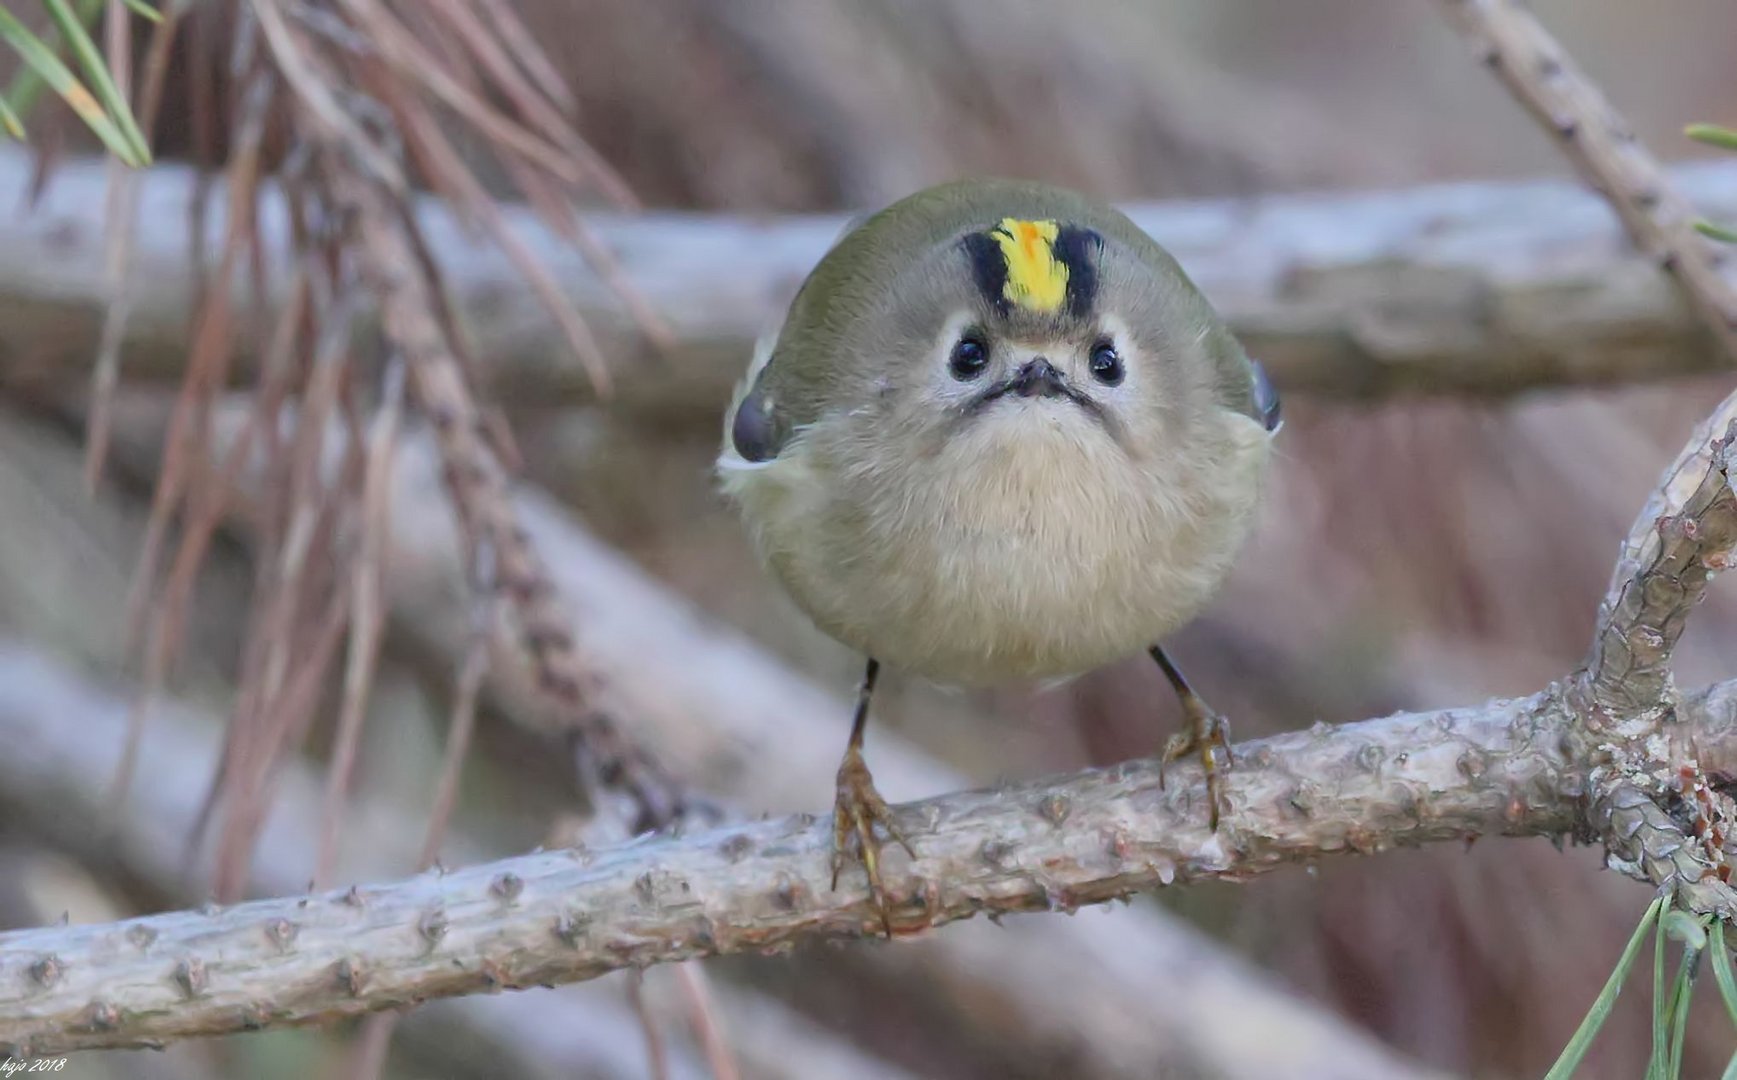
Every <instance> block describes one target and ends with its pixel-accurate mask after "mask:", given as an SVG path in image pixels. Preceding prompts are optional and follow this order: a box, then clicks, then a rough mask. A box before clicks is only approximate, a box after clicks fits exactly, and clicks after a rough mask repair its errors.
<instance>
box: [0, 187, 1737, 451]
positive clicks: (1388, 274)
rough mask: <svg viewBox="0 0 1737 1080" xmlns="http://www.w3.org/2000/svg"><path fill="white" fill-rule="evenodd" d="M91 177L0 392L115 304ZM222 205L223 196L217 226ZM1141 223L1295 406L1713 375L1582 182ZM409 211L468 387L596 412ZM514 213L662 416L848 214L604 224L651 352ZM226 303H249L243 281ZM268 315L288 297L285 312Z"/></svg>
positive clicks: (1164, 216) (695, 402)
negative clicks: (1299, 396)
mask: <svg viewBox="0 0 1737 1080" xmlns="http://www.w3.org/2000/svg"><path fill="white" fill-rule="evenodd" d="M30 177H31V169H30V165H29V161H28V159H27V158H25V157H24V155H22V154H16V153H13V154H5V153H0V201H6V200H9V199H14V198H22V197H23V196H24V194H25V192H26V191H27V190H28V188H29V185H30V183H31V179H30ZM1673 180H1674V182H1675V183H1676V184H1678V185H1680V186H1681V188H1682V190H1683V191H1684V192H1685V193H1687V194H1688V195H1690V196H1692V197H1694V198H1695V200H1696V202H1697V204H1698V205H1699V206H1701V207H1702V208H1703V209H1704V210H1706V211H1707V212H1708V213H1710V214H1712V215H1713V216H1715V217H1723V216H1737V195H1733V192H1737V165H1732V164H1711V163H1709V164H1703V165H1695V166H1684V167H1681V168H1680V169H1678V170H1677V171H1676V172H1675V173H1674V174H1673ZM103 183H104V180H103V178H102V176H101V173H100V170H97V169H95V168H93V167H91V166H81V165H68V166H66V167H64V168H62V169H61V170H60V172H59V174H58V175H57V177H56V181H55V188H54V190H53V191H51V192H49V193H47V195H46V196H45V197H44V199H43V201H42V202H41V203H40V204H39V210H38V212H37V213H36V214H34V215H31V216H29V217H22V218H14V219H8V220H3V221H0V252H5V255H4V256H3V257H0V312H3V313H4V314H5V315H6V319H5V321H4V323H3V324H0V373H3V374H4V375H5V376H6V377H7V378H9V379H13V380H16V381H19V382H25V381H35V382H39V383H50V384H60V385H65V384H68V383H71V382H74V381H82V379H83V378H84V372H85V366H86V363H87V358H88V356H89V355H90V353H91V351H92V349H93V348H94V346H95V340H94V338H93V337H92V335H93V334H94V328H95V326H96V325H98V322H97V321H96V320H95V319H93V313H95V312H96V311H98V310H99V309H100V307H101V305H102V303H103V302H104V298H105V297H106V295H107V292H106V286H105V279H104V265H103V257H102V250H103V247H102V242H101V238H102V235H103V227H102V218H101V214H100V211H99V208H100V206H101V205H102V200H101V197H100V189H101V185H102V184H103ZM139 184H140V188H141V190H140V192H139V196H138V197H139V199H140V202H141V206H142V208H143V212H142V215H141V224H140V229H139V234H138V236H137V239H136V240H135V242H134V249H133V253H132V261H131V266H132V272H131V277H130V279H129V283H128V292H129V294H130V295H131V296H132V297H133V298H134V299H133V311H132V314H131V317H130V319H129V321H128V324H127V338H126V341H125V347H126V350H127V357H128V373H129V376H130V377H132V378H134V379H173V378H176V377H178V375H179V373H180V371H181V369H182V359H183V357H184V355H185V352H186V349H187V346H188V341H187V331H188V328H189V326H190V323H189V316H190V313H191V310H192V305H193V304H194V302H195V300H196V297H197V289H196V283H197V280H198V277H197V275H198V264H197V262H195V261H194V260H191V259H189V258H188V253H187V246H186V239H185V236H184V235H183V227H182V223H183V222H184V221H185V219H186V217H187V215H188V213H189V212H191V211H192V209H193V207H194V197H195V194H196V192H197V184H196V178H195V176H194V175H193V174H191V173H190V172H187V171H183V170H180V169H177V168H176V167H174V166H162V167H159V168H157V169H154V170H152V171H151V172H150V173H149V174H148V175H146V176H144V177H142V178H141V179H140V181H139ZM221 208H222V204H221V202H220V201H219V200H213V201H212V203H211V205H210V207H209V210H208V212H212V213H218V212H220V211H221ZM1129 209H1130V212H1131V213H1132V215H1133V216H1134V219H1135V220H1136V221H1137V222H1139V223H1140V224H1141V226H1142V227H1144V228H1145V229H1146V230H1147V231H1149V232H1151V233H1152V234H1153V235H1154V236H1156V237H1158V238H1159V239H1160V240H1162V241H1163V242H1164V243H1165V244H1166V245H1167V246H1169V247H1170V248H1171V250H1172V251H1173V252H1175V253H1176V255H1177V257H1178V258H1179V259H1181V260H1182V262H1183V265H1184V266H1185V267H1187V269H1188V271H1189V273H1190V275H1191V276H1192V277H1194V278H1195V280H1196V281H1198V282H1199V283H1200V285H1201V286H1202V287H1203V288H1204V289H1205V290H1206V291H1207V293H1208V295H1209V296H1210V297H1211V298H1212V299H1213V301H1214V302H1215V304H1216V305H1217V306H1218V307H1219V308H1220V309H1221V310H1222V311H1223V312H1224V314H1225V316H1226V318H1227V319H1228V320H1229V321H1230V323H1231V325H1232V327H1233V328H1234V329H1235V330H1236V331H1237V333H1238V334H1239V336H1240V337H1241V338H1242V339H1243V340H1244V342H1245V343H1246V344H1247V346H1248V348H1249V349H1250V350H1251V351H1252V352H1254V353H1255V354H1256V355H1258V356H1260V357H1261V359H1262V362H1263V363H1265V364H1266V365H1267V366H1268V368H1269V370H1271V371H1272V372H1273V373H1274V375H1275V378H1277V379H1278V380H1279V381H1280V382H1281V383H1282V384H1283V385H1284V386H1285V388H1286V389H1289V390H1300V391H1304V392H1308V393H1313V394H1319V395H1323V396H1327V397H1333V398H1350V399H1370V400H1376V399H1380V398H1384V397H1389V396H1394V395H1432V394H1436V395H1469V396H1475V397H1486V396H1501V395H1506V394H1512V393H1518V392H1521V391H1525V390H1537V389H1544V388H1550V387H1564V386H1577V385H1600V384H1610V383H1624V382H1640V381H1645V380H1650V379H1658V378H1661V377H1667V376H1674V375H1687V374H1694V373H1698V372H1706V371H1712V370H1717V369H1719V368H1720V367H1721V366H1722V365H1723V364H1724V363H1725V361H1724V360H1723V358H1722V355H1721V353H1720V352H1719V346H1718V345H1717V343H1716V341H1715V340H1714V339H1713V337H1711V336H1710V335H1709V334H1708V332H1707V331H1706V330H1705V328H1704V326H1703V324H1702V323H1700V322H1698V321H1697V319H1696V317H1695V315H1694V313H1693V312H1692V311H1691V310H1689V309H1687V308H1686V307H1685V306H1684V305H1683V304H1682V302H1681V301H1680V299H1679V298H1678V297H1677V295H1676V294H1675V292H1674V290H1673V289H1672V288H1671V287H1670V279H1669V276H1668V275H1666V274H1664V273H1661V272H1660V270H1659V269H1658V264H1657V263H1656V262H1655V261H1652V260H1650V259H1649V257H1648V256H1647V255H1644V254H1639V253H1636V252H1634V251H1631V250H1629V249H1628V248H1627V246H1626V245H1625V244H1624V243H1623V242H1622V227H1621V225H1620V223H1618V222H1615V221H1612V220H1611V219H1610V218H1609V217H1608V216H1607V215H1603V214H1601V213H1599V212H1598V197H1597V196H1596V195H1594V194H1592V193H1589V192H1585V191H1582V190H1580V189H1579V188H1578V187H1576V186H1575V185H1572V184H1568V183H1560V182H1538V181H1530V182H1515V183H1506V184H1488V183H1486V184H1454V185H1444V186H1437V187H1423V188H1419V189H1414V190H1409V191H1403V192H1386V193H1376V192H1371V193H1366V194H1360V195H1337V196H1307V197H1301V196H1298V197H1286V196H1266V197H1259V198H1247V199H1238V200H1209V201H1201V202H1193V203H1181V204H1173V205H1169V204H1140V205H1134V206H1131V207H1130V208H1129ZM260 215H261V220H260V226H259V227H260V231H261V242H262V244H263V245H264V246H265V248H266V250H267V251H274V252H282V251H285V250H286V249H287V245H288V243H289V237H288V235H287V229H288V226H289V222H288V220H287V218H286V217H285V216H284V212H283V206H282V203H281V202H280V201H279V200H278V199H277V198H276V197H275V196H274V194H273V193H272V192H271V191H270V189H267V190H266V191H265V192H263V193H262V204H261V207H260ZM420 216H421V221H422V232H423V234H424V235H425V236H426V237H427V239H428V243H429V246H430V250H431V252H432V253H433V254H434V256H435V257H436V258H437V259H438V260H439V262H440V264H441V265H442V266H444V267H446V276H445V283H446V286H447V288H448V289H449V290H450V291H451V296H452V302H453V305H454V307H455V309H456V311H457V313H458V316H459V318H460V319H461V321H462V323H463V325H464V327H465V330H466V332H467V334H468V335H469V337H470V339H471V340H472V342H473V348H474V349H475V351H476V352H477V354H478V355H479V356H485V357H487V358H488V362H487V364H486V365H484V367H483V370H482V372H481V374H482V377H483V378H484V379H485V380H486V383H487V385H488V386H489V388H490V390H491V392H493V393H494V394H495V395H496V396H497V397H498V398H499V399H500V400H503V401H505V402H508V403H513V402H517V403H521V404H527V403H537V404H541V405H547V404H549V403H551V402H552V401H556V400H559V401H565V402H569V403H573V404H582V403H584V402H586V401H589V400H592V397H593V392H592V389H591V385H590V382H589V376H588V374H587V372H586V370H585V369H584V368H582V367H580V366H578V365H575V364H573V363H571V362H570V361H568V360H567V359H566V358H565V355H564V353H563V348H562V340H563V337H562V335H563V331H562V329H561V327H560V325H559V323H558V322H556V321H555V320H554V319H553V318H552V317H551V316H550V315H549V313H548V312H547V310H546V309H545V307H544V306H543V304H542V302H541V301H540V300H539V298H538V297H537V296H536V294H534V293H530V292H527V291H525V290H523V289H521V288H520V287H519V286H518V285H517V280H518V277H519V271H518V270H517V269H516V268H515V266H514V265H513V263H512V262H511V261H510V260H509V259H508V258H507V257H506V256H505V255H503V254H501V253H499V252H497V251H493V250H490V249H488V248H486V247H482V246H479V245H478V244H477V242H476V240H475V238H474V237H472V236H470V235H468V234H467V232H466V231H465V230H464V229H463V228H462V225H461V222H459V221H458V220H455V218H454V217H453V215H452V212H451V211H450V210H449V209H446V208H444V207H443V205H442V204H441V203H439V202H437V201H434V200H423V201H422V203H421V204H420ZM503 218H504V220H505V222H506V227H508V228H510V229H511V230H512V232H513V234H514V235H516V236H517V237H518V239H519V242H520V243H522V244H523V245H524V246H525V247H526V249H527V250H529V251H531V252H534V253H535V255H536V257H537V258H538V260H539V261H540V262H542V263H543V264H544V265H546V266H547V267H548V268H549V272H550V273H551V274H552V275H553V276H554V277H555V279H556V280H557V281H559V283H560V289H561V291H562V293H563V294H564V295H565V296H567V297H570V298H571V301H572V303H573V305H574V307H575V308H576V309H577V310H578V312H579V313H580V315H581V316H582V317H583V318H584V320H585V323H586V325H587V326H589V327H591V328H592V330H593V331H594V332H595V333H596V335H597V338H598V340H599V343H600V345H599V347H601V348H604V349H606V350H607V351H608V352H609V354H610V355H611V356H614V357H617V358H618V360H617V364H616V367H617V371H616V374H615V375H614V376H613V381H614V382H615V383H617V384H618V386H617V393H616V395H614V398H615V402H616V405H617V407H618V408H621V409H632V410H636V411H642V412H656V413H660V414H664V415H675V416H682V415H687V416H691V415H694V414H696V413H706V414H710V413H711V412H714V411H718V410H720V409H721V408H722V403H723V402H725V401H726V400H727V398H728V394H729V389H730V387H731V386H733V385H734V382H735V380H736V379H737V377H738V376H739V375H740V371H739V370H738V369H739V368H740V367H741V362H740V360H741V357H742V356H743V355H744V354H746V353H747V352H748V351H749V350H750V349H751V348H752V344H753V341H754V338H755V337H756V336H757V335H758V334H760V333H763V332H764V331H765V330H766V329H767V328H768V327H769V326H770V325H772V324H773V323H774V321H775V319H776V318H777V316H778V314H779V312H780V310H781V306H782V305H783V304H785V303H787V302H788V299H789V294H790V292H791V291H792V290H793V289H794V288H795V286H796V284H797V283H799V282H800V281H801V280H802V278H803V276H804V275H805V274H806V273H807V272H808V270H809V268H810V267H811V266H813V264H814V263H815V262H816V261H817V260H818V259H819V257H820V255H821V254H822V253H823V252H824V251H825V250H826V248H827V246H828V245H830V244H831V242H832V239H833V237H835V236H836V235H837V233H838V230H839V229H840V228H841V227H842V226H843V224H844V218H843V217H798V218H790V219H784V220H780V219H771V218H766V217H739V216H710V217H699V216H694V215H689V214H646V215H634V216H630V217H619V216H594V217H592V218H591V219H590V228H591V230H592V231H593V232H594V233H595V235H596V237H597V240H598V242H599V243H602V244H604V245H606V246H607V247H608V249H609V250H611V251H613V252H614V253H615V257H616V258H617V260H619V262H620V263H621V264H622V266H623V267H625V269H624V270H623V271H622V273H623V274H624V275H625V280H626V282H627V283H628V284H629V285H630V286H631V290H630V292H629V293H628V295H632V296H636V297H640V298H643V301H644V302H645V303H647V304H649V305H651V306H652V307H653V308H654V309H655V310H657V311H659V312H662V313H664V317H665V321H666V322H667V323H668V328H669V333H670V335H671V338H670V340H669V341H668V343H667V344H666V345H664V346H661V347H660V346H658V345H654V344H652V343H649V342H648V341H647V340H646V339H645V338H644V336H643V335H642V334H641V332H640V330H639V323H638V322H637V320H636V317H635V313H634V310H633V309H632V308H630V307H629V306H627V305H626V303H625V302H624V301H623V300H622V295H623V292H622V290H621V288H620V286H619V284H618V283H614V282H611V281H610V280H608V279H606V278H604V277H601V276H599V274H598V273H597V271H596V270H595V269H593V268H592V267H591V265H590V264H589V263H587V261H586V260H585V258H584V257H583V256H581V255H580V254H579V253H578V252H575V251H573V250H572V249H571V248H570V247H569V246H568V243H567V241H566V240H565V239H564V238H563V237H562V236H560V235H558V234H556V233H553V232H551V231H550V230H549V229H548V227H547V226H545V225H542V224H540V223H539V222H538V221H537V218H536V215H535V214H534V213H533V212H531V211H529V210H524V211H516V210H513V209H508V210H505V211H503ZM1690 238H1691V239H1693V240H1694V241H1695V243H1696V244H1697V245H1701V244H1702V243H1703V241H1702V240H1701V238H1700V237H1697V236H1694V235H1693V234H1692V233H1691V234H1690ZM45 264H47V265H52V266H53V267H54V270H53V272H52V273H45V272H43V267H44V265H45ZM236 288H237V290H238V294H239V296H240V297H243V298H245V297H246V296H247V292H246V289H247V282H246V280H245V278H243V279H238V281H237V282H236ZM270 299H271V301H272V303H273V304H274V305H281V304H282V303H283V302H284V300H285V296H284V294H283V293H282V292H281V291H279V292H277V293H274V294H273V295H272V296H271V297H270ZM264 345H265V343H264V342H251V343H250V342H246V341H242V342H239V343H238V356H237V360H238V361H239V362H241V363H242V364H243V365H244V366H242V367H241V368H240V370H239V371H238V373H237V376H238V377H241V376H243V375H244V374H245V372H246V371H247V370H248V368H247V367H246V366H245V365H248V364H253V365H256V364H258V363H259V361H260V359H261V357H260V352H261V350H262V349H263V347H264Z"/></svg>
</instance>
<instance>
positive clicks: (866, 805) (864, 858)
mask: <svg viewBox="0 0 1737 1080" xmlns="http://www.w3.org/2000/svg"><path fill="white" fill-rule="evenodd" d="M877 824H878V825H880V826H881V828H883V829H885V830H886V832H887V835H888V836H890V837H892V838H893V840H895V841H897V842H898V844H899V846H900V847H902V848H904V849H905V851H906V853H907V854H909V855H910V856H911V858H913V859H914V858H916V857H917V853H916V852H915V851H913V850H912V849H911V845H910V843H909V842H908V841H907V840H906V839H905V837H904V834H903V833H901V832H900V831H899V827H898V825H897V824H896V823H895V822H894V821H893V812H892V808H891V807H889V806H888V805H887V801H886V800H885V799H883V798H881V793H880V792H879V791H877V790H875V781H874V777H873V776H871V775H870V774H869V771H868V766H867V765H866V764H864V763H863V759H862V750H861V749H859V748H858V747H855V746H852V747H851V748H850V749H848V750H846V751H845V754H844V761H842V762H840V763H839V766H838V795H837V797H836V799H835V801H834V802H833V807H832V887H833V888H834V889H837V888H838V873H839V871H840V870H842V869H843V868H844V864H845V861H846V859H847V858H848V857H849V852H850V850H851V847H852V841H853V840H854V842H855V843H854V846H855V849H856V855H857V857H858V859H859V860H860V861H861V862H862V866H863V869H864V870H865V871H867V872H868V882H869V894H870V896H871V898H872V899H873V902H874V906H875V910H876V911H878V912H879V913H880V917H881V926H882V927H883V928H885V930H886V932H887V937H889V938H890V937H892V936H893V920H892V916H891V915H890V914H889V908H888V904H887V894H886V889H885V888H884V887H883V886H882V884H881V867H880V857H881V841H880V838H879V837H878V836H876V835H875V826H876V825H877Z"/></svg>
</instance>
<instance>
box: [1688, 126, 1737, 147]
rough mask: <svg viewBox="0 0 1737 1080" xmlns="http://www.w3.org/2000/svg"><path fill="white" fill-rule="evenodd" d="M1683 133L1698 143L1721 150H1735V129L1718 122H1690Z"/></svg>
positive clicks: (1736, 136) (1736, 137) (1736, 139)
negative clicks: (1720, 124) (1722, 125)
mask: <svg viewBox="0 0 1737 1080" xmlns="http://www.w3.org/2000/svg"><path fill="white" fill-rule="evenodd" d="M1683 134H1684V135H1687V136H1688V137H1689V138H1691V139H1693V140H1695V141H1696V142H1698V143H1706V144H1707V145H1708V146H1717V147H1719V148H1720V149H1722V150H1737V131H1732V130H1731V129H1730V128H1728V127H1720V126H1719V125H1718V124H1690V125H1689V126H1688V127H1686V128H1684V129H1683Z"/></svg>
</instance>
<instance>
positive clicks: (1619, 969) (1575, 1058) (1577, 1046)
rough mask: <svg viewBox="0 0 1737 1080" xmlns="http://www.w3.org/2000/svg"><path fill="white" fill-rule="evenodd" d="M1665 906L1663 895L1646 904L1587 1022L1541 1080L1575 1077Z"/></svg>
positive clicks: (1559, 1079)
mask: <svg viewBox="0 0 1737 1080" xmlns="http://www.w3.org/2000/svg"><path fill="white" fill-rule="evenodd" d="M1664 905H1665V898H1664V897H1662V896H1660V897H1655V898H1654V899H1653V902H1652V903H1650V904H1648V905H1647V910H1646V913H1645V914H1643V915H1642V916H1641V921H1640V925H1639V926H1637V927H1635V928H1634V933H1633V934H1632V935H1631V936H1630V937H1629V939H1628V944H1627V945H1625V946H1623V950H1622V956H1621V957H1619V958H1618V959H1617V962H1616V970H1615V971H1612V972H1611V973H1610V978H1609V979H1607V980H1605V983H1604V989H1602V990H1600V991H1599V992H1598V997H1597V998H1595V999H1594V1000H1593V1002H1592V1008H1591V1009H1590V1010H1588V1011H1587V1014H1586V1019H1584V1020H1582V1021H1581V1022H1580V1026H1579V1027H1578V1028H1576V1029H1575V1030H1574V1036H1573V1037H1572V1038H1570V1039H1569V1040H1568V1045H1567V1046H1565V1047H1563V1048H1562V1054H1561V1056H1559V1057H1558V1058H1557V1059H1556V1064H1554V1065H1552V1066H1550V1071H1549V1072H1547V1073H1545V1074H1544V1080H1568V1078H1569V1077H1571V1076H1573V1075H1574V1070H1576V1069H1578V1068H1579V1067H1580V1063H1581V1061H1582V1060H1583V1059H1585V1057H1586V1051H1587V1050H1589V1049H1590V1048H1591V1047H1592V1040H1593V1039H1594V1038H1596V1037H1597V1035H1598V1032H1599V1030H1600V1029H1601V1028H1603V1027H1604V1022H1605V1021H1606V1020H1608V1019H1610V1011H1611V1009H1612V1008H1614V1007H1615V1006H1616V998H1617V995H1618V994H1620V993H1621V992H1622V984H1623V980H1624V979H1626V978H1627V977H1628V972H1629V968H1631V967H1633V966H1634V960H1635V957H1636V955H1638V954H1639V953H1640V947H1641V943H1642V942H1644V941H1645V940H1646V936H1647V931H1648V930H1650V929H1652V926H1653V922H1654V921H1655V920H1656V919H1658V917H1659V913H1660V911H1662V910H1663V908H1664Z"/></svg>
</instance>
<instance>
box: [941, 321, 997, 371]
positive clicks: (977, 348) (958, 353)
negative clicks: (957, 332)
mask: <svg viewBox="0 0 1737 1080" xmlns="http://www.w3.org/2000/svg"><path fill="white" fill-rule="evenodd" d="M988 366H989V346H988V345H985V344H984V343H983V338H982V337H980V336H979V335H978V334H976V333H975V332H972V333H968V334H966V335H965V336H963V337H961V338H960V339H959V340H958V341H956V342H954V343H953V353H952V355H951V356H949V357H948V358H947V370H949V371H951V372H952V373H953V377H954V378H955V379H958V380H959V381H960V382H968V381H970V380H972V379H975V378H976V377H977V376H979V375H981V374H983V369H984V368H986V367H988Z"/></svg>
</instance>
